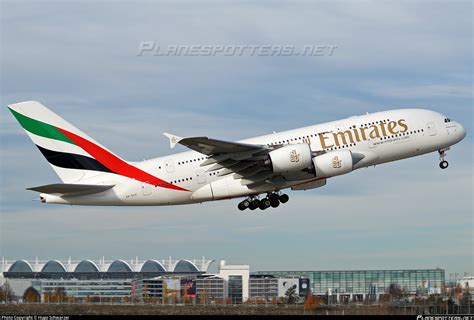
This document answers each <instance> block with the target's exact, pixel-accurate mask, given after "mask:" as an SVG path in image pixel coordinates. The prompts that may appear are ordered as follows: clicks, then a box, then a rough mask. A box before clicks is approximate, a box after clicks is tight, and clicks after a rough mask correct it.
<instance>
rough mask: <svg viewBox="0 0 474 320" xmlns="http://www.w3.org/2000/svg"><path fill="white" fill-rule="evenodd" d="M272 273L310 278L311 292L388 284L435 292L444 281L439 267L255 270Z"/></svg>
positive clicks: (373, 290) (380, 289) (378, 288)
mask: <svg viewBox="0 0 474 320" xmlns="http://www.w3.org/2000/svg"><path fill="white" fill-rule="evenodd" d="M253 274H257V275H258V274H261V275H263V274H265V275H273V276H288V275H299V276H305V277H308V278H309V279H310V283H311V291H312V292H313V293H314V294H318V295H324V294H381V293H385V292H386V291H387V290H388V288H389V287H390V285H391V284H397V285H398V286H399V287H400V289H402V290H404V291H406V292H410V293H416V292H420V291H422V292H427V293H428V292H436V291H439V290H440V288H441V287H442V283H444V281H445V271H444V270H443V269H439V268H437V269H422V270H353V271H258V272H255V273H253Z"/></svg>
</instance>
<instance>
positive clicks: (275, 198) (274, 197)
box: [268, 193, 279, 202]
mask: <svg viewBox="0 0 474 320" xmlns="http://www.w3.org/2000/svg"><path fill="white" fill-rule="evenodd" d="M278 198H279V196H278V194H277V193H270V194H269V195H268V199H270V202H275V201H279V200H278Z"/></svg>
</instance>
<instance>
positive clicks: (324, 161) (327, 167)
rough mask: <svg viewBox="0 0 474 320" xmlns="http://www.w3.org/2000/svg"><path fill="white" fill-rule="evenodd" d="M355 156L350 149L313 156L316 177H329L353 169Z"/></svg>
mask: <svg viewBox="0 0 474 320" xmlns="http://www.w3.org/2000/svg"><path fill="white" fill-rule="evenodd" d="M353 161H354V160H353V157H352V153H351V152H350V151H349V150H340V151H331V152H328V153H323V154H321V155H319V156H317V157H314V158H313V165H314V169H315V171H316V177H318V178H321V177H325V178H329V177H334V176H339V175H341V174H346V173H349V172H351V171H352V167H353Z"/></svg>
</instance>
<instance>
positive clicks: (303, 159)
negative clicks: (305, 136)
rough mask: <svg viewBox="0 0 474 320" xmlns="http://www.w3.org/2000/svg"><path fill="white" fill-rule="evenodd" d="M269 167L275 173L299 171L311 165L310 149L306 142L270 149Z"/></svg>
mask: <svg viewBox="0 0 474 320" xmlns="http://www.w3.org/2000/svg"><path fill="white" fill-rule="evenodd" d="M268 155H269V157H270V162H271V167H272V170H273V172H275V173H288V172H295V171H301V170H304V169H307V168H311V167H312V166H313V164H312V162H311V158H312V155H311V149H310V147H309V145H308V144H306V143H301V144H292V145H288V146H284V147H281V148H280V149H276V150H273V151H271V152H270V153H269V154H268Z"/></svg>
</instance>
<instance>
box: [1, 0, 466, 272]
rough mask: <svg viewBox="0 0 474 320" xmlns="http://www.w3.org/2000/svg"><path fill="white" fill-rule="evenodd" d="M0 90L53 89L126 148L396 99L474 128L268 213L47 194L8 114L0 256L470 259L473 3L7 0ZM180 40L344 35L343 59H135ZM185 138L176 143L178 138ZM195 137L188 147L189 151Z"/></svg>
mask: <svg viewBox="0 0 474 320" xmlns="http://www.w3.org/2000/svg"><path fill="white" fill-rule="evenodd" d="M0 5H1V22H2V23H1V32H2V34H1V41H2V42H1V63H2V64H1V103H2V105H4V106H5V105H7V104H9V103H13V102H18V101H23V100H29V99H34V100H38V101H41V102H42V103H43V104H45V105H47V106H48V107H50V108H51V109H53V110H54V111H55V112H57V113H58V114H60V115H61V116H63V117H64V118H65V119H67V120H68V121H70V122H72V123H73V124H75V125H76V126H78V127H79V128H81V129H82V130H83V131H85V132H87V133H88V134H89V135H90V136H92V137H94V138H95V139H96V140H98V141H100V142H101V143H102V144H104V145H106V146H107V147H108V148H109V149H111V150H113V151H114V152H116V153H118V154H119V155H121V156H123V157H124V158H126V159H129V160H141V159H149V158H152V157H156V156H161V155H165V154H167V153H171V151H170V150H169V145H168V142H167V140H166V138H165V137H164V136H162V132H173V133H176V134H178V135H181V136H191V135H207V136H212V137H216V138H219V139H229V140H238V139H243V138H247V137H251V136H255V135H260V134H266V133H269V132H271V131H273V130H276V131H281V130H285V129H290V128H295V127H301V126H305V125H310V124H314V123H319V122H324V121H328V120H334V119H337V118H344V117H348V116H351V115H355V114H363V113H365V112H373V111H379V110H388V109H393V108H399V107H423V108H429V109H433V110H436V111H440V112H442V113H445V114H447V115H449V116H450V117H452V118H453V119H456V120H459V121H460V122H461V123H463V124H464V125H465V127H466V128H467V131H468V135H467V137H466V139H465V140H464V141H462V143H460V144H459V145H456V146H455V147H454V148H452V150H451V151H450V152H449V153H448V158H447V159H448V160H449V161H450V167H449V169H448V170H445V171H441V170H440V169H439V168H438V157H437V155H436V154H431V155H425V156H421V157H417V158H412V159H408V160H405V161H401V162H397V163H391V164H386V165H383V166H379V167H376V168H370V169H362V170H358V171H356V172H353V173H351V174H350V175H347V176H344V177H338V178H334V179H332V180H331V181H329V182H328V185H327V186H326V187H324V188H322V189H318V190H312V191H305V192H292V193H291V194H290V198H291V200H290V202H289V203H288V204H287V205H285V206H282V207H280V208H278V209H276V210H270V211H265V213H252V214H250V213H241V212H239V211H237V210H236V204H237V201H236V200H232V201H222V202H215V203H206V204H202V205H194V206H178V207H154V208H140V207H137V208H107V207H105V208H103V207H63V206H46V205H40V204H39V203H38V202H34V201H31V200H32V199H34V198H35V197H36V195H35V194H33V193H31V192H29V191H26V190H25V188H27V187H31V186H37V185H42V184H47V183H54V182H58V181H59V180H58V178H57V177H56V176H55V174H54V173H53V171H52V170H51V169H50V168H49V166H48V164H47V163H46V162H45V161H44V159H43V158H42V156H41V155H40V153H39V152H38V151H37V150H36V149H35V148H34V146H33V145H32V144H31V142H30V140H29V139H28V138H27V137H26V135H25V134H24V132H23V131H22V130H21V129H20V127H19V125H18V124H17V123H15V121H14V120H13V117H12V116H11V115H10V114H8V112H7V110H6V108H2V109H1V110H0V122H1V127H0V133H1V153H2V154H1V158H0V161H1V163H0V164H1V175H0V177H1V188H2V192H1V203H0V205H1V216H0V231H1V238H0V256H5V257H7V258H9V259H16V258H34V257H35V256H38V257H40V258H42V259H49V258H67V257H69V256H72V257H73V258H76V259H80V258H95V259H97V258H99V257H102V256H106V257H107V258H126V259H131V258H134V257H135V256H138V257H140V258H161V257H163V258H166V257H168V256H170V255H171V256H173V257H176V258H193V257H196V258H199V257H202V256H203V255H205V256H206V257H209V258H213V259H225V260H228V261H230V262H233V263H248V264H250V265H251V268H252V270H263V269H316V270H322V269H355V268H371V269H377V268H425V267H426V268H428V267H436V266H438V267H442V268H445V269H446V270H447V273H448V274H449V273H454V272H457V273H463V272H469V273H471V274H472V273H474V260H473V259H474V258H473V252H474V250H473V249H474V248H473V242H474V238H473V237H474V234H473V226H474V224H473V201H472V193H473V154H472V143H473V141H472V134H471V132H472V129H473V121H472V120H473V113H472V112H473V103H472V101H473V100H472V94H473V82H472V74H473V69H472V54H473V51H472V39H473V34H472V3H471V2H470V1H455V2H451V3H449V4H448V3H444V2H441V1H439V2H438V1H431V2H428V1H419V2H413V1H410V2H408V1H406V2H399V1H383V2H380V1H373V2H372V1H365V2H359V1H358V2H356V1H344V2H343V1H340V2H338V1H319V2H315V3H307V2H297V3H289V2H288V3H286V2H278V3H274V2H260V3H259V4H252V3H250V2H242V3H234V2H228V3H225V4H223V3H221V2H213V1H205V2H199V3H195V2H191V1H190V2H186V1H179V2H177V3H172V2H168V1H165V2H155V1H154V2H147V1H142V2H139V1H138V2H137V1H134V2H112V1H104V2H96V1H86V2H74V1H72V2H68V3H60V2H56V1H54V2H27V1H24V2H15V1H2V2H1V4H0ZM140 41H155V42H157V43H158V44H159V45H161V46H167V45H294V46H295V47H297V48H301V47H304V46H305V45H335V46H337V49H336V50H335V51H334V54H333V55H332V56H322V57H320V56H313V57H310V56H305V57H302V56H299V57H298V56H289V57H285V56H273V57H270V56H249V55H243V56H214V57H203V56H200V57H189V56H177V57H157V56H152V55H144V56H137V54H136V53H137V49H138V45H139V43H140ZM180 148H181V147H180ZM178 150H182V151H184V148H181V149H178Z"/></svg>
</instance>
